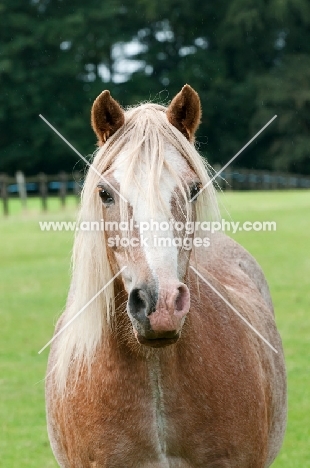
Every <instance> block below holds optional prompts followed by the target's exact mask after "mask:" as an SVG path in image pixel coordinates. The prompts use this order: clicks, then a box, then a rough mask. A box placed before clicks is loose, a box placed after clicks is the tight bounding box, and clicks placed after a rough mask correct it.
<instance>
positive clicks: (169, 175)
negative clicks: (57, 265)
mask: <svg viewBox="0 0 310 468" xmlns="http://www.w3.org/2000/svg"><path fill="white" fill-rule="evenodd" d="M200 116H201V110H200V100H199V97H198V95H197V93H196V92H195V91H194V90H193V89H192V88H191V87H190V86H188V85H186V86H184V87H183V89H182V90H181V92H180V93H179V94H177V96H176V97H175V98H174V99H173V100H172V102H171V104H170V105H169V107H168V108H165V107H162V106H159V105H155V104H150V103H146V104H142V105H140V106H138V107H136V108H131V109H129V110H127V111H126V112H124V111H123V109H122V108H121V107H120V106H119V104H118V103H117V102H116V101H115V100H114V99H112V97H111V96H110V93H109V92H108V91H104V92H103V93H101V94H100V95H99V96H98V98H97V99H96V100H95V102H94V105H93V108H92V126H93V129H94V131H95V133H96V134H97V136H98V140H99V149H98V150H97V153H96V155H95V157H94V160H93V167H92V168H90V169H89V171H88V174H87V177H86V181H85V185H84V189H83V193H82V202H81V211H80V217H79V221H80V229H79V231H78V232H77V235H76V240H75V244H74V252H73V275H72V284H71V288H70V293H69V296H68V302H67V307H66V310H65V312H64V313H63V315H62V316H61V318H60V320H59V322H58V324H57V327H56V331H57V332H58V331H60V330H62V328H63V327H64V326H65V325H66V324H68V322H69V321H72V323H70V324H69V325H68V326H67V327H66V328H65V329H64V330H63V331H62V333H60V334H59V336H57V338H56V339H55V340H54V342H53V345H52V349H51V353H50V357H49V368H48V375H47V381H46V400H47V417H48V432H49V437H50V441H51V446H52V449H53V452H54V454H55V457H56V459H57V461H58V463H59V465H60V466H61V467H63V468H86V467H91V468H166V467H167V468H168V467H169V468H211V467H212V468H224V467H225V468H228V467H235V468H263V467H269V466H270V465H271V463H272V461H273V460H274V459H275V457H276V455H277V453H278V451H279V449H280V446H281V443H282V439H283V435H284V431H285V424H286V377H285V367H284V359H283V352H282V346H281V339H280V337H279V335H278V332H277V329H276V325H275V321H274V314H273V307H272V302H271V298H270V294H269V290H268V286H267V284H266V281H265V279H264V276H263V273H262V271H261V269H260V267H259V266H258V265H257V263H256V261H255V260H254V259H253V258H252V257H251V256H250V255H249V254H248V253H247V252H246V251H245V250H244V249H243V248H242V247H240V246H239V245H238V244H237V243H235V242H234V241H233V240H231V239H230V238H228V237H226V236H225V235H224V234H220V233H218V234H216V235H211V234H209V236H208V237H206V232H205V231H203V230H202V228H201V227H202V224H203V221H204V222H206V220H210V219H211V220H212V219H215V218H214V216H215V215H216V199H215V194H214V191H213V188H212V184H209V185H208V186H207V187H206V189H205V190H203V191H202V192H201V193H199V192H200V189H201V188H202V187H204V186H205V185H206V184H208V181H209V176H208V172H207V170H206V169H207V168H206V166H205V165H204V163H203V160H202V158H201V157H200V156H199V154H198V153H197V151H196V150H195V147H194V145H193V140H194V134H195V131H196V128H197V126H198V124H199V121H200ZM197 194H199V196H198V197H197ZM195 197H196V198H195ZM212 216H213V218H212ZM94 222H97V225H98V224H101V225H102V224H103V222H104V223H105V225H104V226H108V228H107V229H106V228H104V229H101V228H100V229H93V230H91V229H90V230H86V229H85V227H87V226H90V225H91V223H94ZM195 223H196V224H195ZM97 225H96V226H97ZM147 225H148V229H146V226H147ZM82 226H83V227H84V228H83V229H82ZM167 226H168V227H167ZM193 227H194V228H193ZM94 228H95V224H94ZM199 229H200V231H199ZM159 240H160V242H159ZM112 279H113V281H112ZM99 291H101V292H100V294H98V292H99ZM86 305H87V307H85V306H86ZM232 307H233V308H234V310H237V311H238V312H239V313H240V314H241V315H242V316H243V317H244V318H245V319H246V320H247V321H248V323H250V324H251V326H252V327H253V328H254V329H255V330H256V331H257V332H258V333H260V335H261V336H263V337H264V338H265V340H266V341H268V343H270V345H271V346H272V347H273V348H275V350H276V351H277V352H275V350H274V349H272V348H271V347H270V346H268V344H266V342H264V341H263V340H262V339H261V337H260V336H259V335H258V334H257V333H254V331H253V329H251V328H250V327H249V326H248V324H247V323H245V322H244V321H243V320H241V318H240V317H239V316H238V315H237V314H236V313H235V312H234V310H233V309H232ZM82 309H83V310H82ZM84 309H85V310H84ZM81 311H82V312H81ZM78 312H81V313H80V314H79V315H78V316H77V317H76V318H74V317H75V316H76V314H78ZM72 319H73V320H72Z"/></svg>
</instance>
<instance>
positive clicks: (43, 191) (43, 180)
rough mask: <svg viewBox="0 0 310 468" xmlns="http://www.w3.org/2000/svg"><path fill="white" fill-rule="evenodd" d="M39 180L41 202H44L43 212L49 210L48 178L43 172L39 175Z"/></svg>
mask: <svg viewBox="0 0 310 468" xmlns="http://www.w3.org/2000/svg"><path fill="white" fill-rule="evenodd" d="M38 180H39V192H40V196H41V201H42V209H43V211H46V210H47V177H46V174H44V173H43V172H40V174H38Z"/></svg>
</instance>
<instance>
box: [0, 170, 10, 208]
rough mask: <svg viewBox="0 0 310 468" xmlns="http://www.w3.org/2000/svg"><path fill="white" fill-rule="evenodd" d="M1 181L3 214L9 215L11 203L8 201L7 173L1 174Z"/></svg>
mask: <svg viewBox="0 0 310 468" xmlns="http://www.w3.org/2000/svg"><path fill="white" fill-rule="evenodd" d="M0 183H1V198H2V205H3V214H4V215H5V216H8V214H9V203H8V189H7V175H6V174H0Z"/></svg>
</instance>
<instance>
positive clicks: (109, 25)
mask: <svg viewBox="0 0 310 468" xmlns="http://www.w3.org/2000/svg"><path fill="white" fill-rule="evenodd" d="M0 14H1V18H2V27H1V29H0V91H1V92H0V172H6V173H8V174H13V173H15V171H17V170H22V171H24V172H25V173H26V174H34V173H37V172H40V171H43V172H46V173H49V174H52V173H56V172H57V171H60V170H63V171H72V170H73V169H75V170H76V169H77V170H79V169H81V168H82V167H83V164H82V163H81V162H79V161H78V157H77V156H76V155H75V154H74V153H73V152H71V150H70V149H69V148H67V147H66V146H65V144H64V143H63V142H62V141H61V140H60V139H59V138H58V137H57V136H56V135H55V134H54V133H53V132H52V131H51V130H50V129H49V128H48V127H47V126H46V124H44V122H43V121H42V120H41V119H40V118H39V114H43V116H44V117H46V118H47V119H48V120H49V121H50V122H51V123H52V124H53V125H54V126H55V127H56V128H57V129H58V130H59V131H60V132H61V133H62V134H63V135H64V136H65V137H66V138H67V139H68V140H69V141H70V142H71V143H72V144H73V145H74V146H75V147H76V148H77V149H78V150H79V151H80V152H81V153H82V154H84V155H87V154H88V155H89V158H90V159H91V154H92V152H93V151H94V149H95V137H94V135H93V133H92V130H91V128H90V124H89V122H90V119H89V114H90V108H91V105H92V102H93V100H94V99H95V97H96V96H97V95H98V94H99V93H100V92H101V91H102V90H103V89H109V90H110V91H111V94H112V96H113V97H114V98H115V99H117V100H118V101H119V102H120V103H121V104H122V105H123V106H124V107H126V106H128V105H133V104H137V103H139V102H142V101H146V100H151V101H153V102H160V103H164V104H167V103H168V102H169V101H170V100H171V99H172V98H173V96H174V95H175V94H176V93H177V92H178V91H179V90H180V89H181V87H182V86H183V85H184V84H185V83H189V84H190V85H191V86H192V87H193V88H195V89H196V90H197V91H198V93H199V95H200V97H201V101H202V106H203V118H202V124H201V126H200V128H199V131H198V135H197V145H198V148H199V151H200V152H201V153H202V154H203V155H204V156H205V157H207V159H208V160H209V162H210V163H211V164H221V165H223V164H225V163H226V162H227V161H228V159H230V158H231V157H232V156H233V155H234V154H235V153H236V152H237V151H238V150H239V149H240V148H241V147H242V146H243V145H244V144H245V143H246V142H247V141H248V140H249V139H250V138H251V137H252V136H253V135H254V134H255V133H256V132H257V131H258V130H259V129H260V128H261V127H262V126H263V125H265V123H266V122H267V121H268V120H269V119H270V118H271V117H272V116H273V115H275V114H277V116H278V117H277V119H276V120H275V121H274V122H273V123H272V124H271V125H270V127H268V128H267V129H266V131H265V132H264V133H263V134H262V135H260V136H259V138H258V139H257V140H256V141H255V142H254V143H253V144H252V145H251V146H250V147H249V148H247V149H246V150H245V152H244V153H242V155H241V156H240V158H238V159H237V160H236V165H238V164H239V165H240V166H242V167H248V168H256V169H267V170H280V171H289V172H295V173H301V174H302V173H304V174H309V173H310V157H309V148H310V89H309V83H310V2H309V1H308V0H299V1H298V2H292V1H291V0H281V1H280V0H255V1H254V0H229V1H228V0H218V1H217V2H210V1H206V2H201V0H192V1H191V2H188V1H185V0H165V2H154V1H151V0H126V2H122V1H121V0H111V1H110V2H100V1H98V0H88V1H87V2H82V1H80V0H70V1H68V0H11V1H10V2H8V1H7V0H6V1H1V0H0Z"/></svg>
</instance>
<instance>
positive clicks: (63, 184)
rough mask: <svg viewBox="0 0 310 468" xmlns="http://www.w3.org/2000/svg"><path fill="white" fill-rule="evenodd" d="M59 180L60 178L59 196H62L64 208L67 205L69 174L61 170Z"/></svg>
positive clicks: (61, 200)
mask: <svg viewBox="0 0 310 468" xmlns="http://www.w3.org/2000/svg"><path fill="white" fill-rule="evenodd" d="M59 180H60V186H59V197H60V202H61V206H62V207H63V208H64V207H65V206H66V194H67V180H68V177H67V174H66V173H65V172H63V171H62V172H60V173H59Z"/></svg>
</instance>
